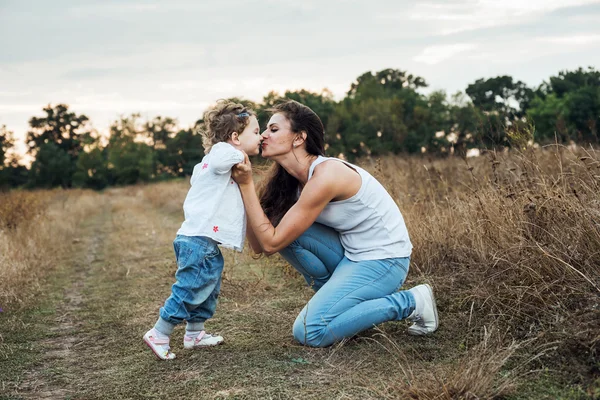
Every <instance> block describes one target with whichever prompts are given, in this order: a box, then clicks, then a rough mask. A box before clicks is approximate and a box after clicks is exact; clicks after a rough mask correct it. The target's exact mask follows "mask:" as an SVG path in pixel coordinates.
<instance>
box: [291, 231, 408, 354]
mask: <svg viewBox="0 0 600 400" xmlns="http://www.w3.org/2000/svg"><path fill="white" fill-rule="evenodd" d="M280 254H281V255H282V256H283V258H285V259H286V260H287V261H288V262H289V263H290V264H291V265H292V266H293V267H294V268H295V269H296V270H298V272H300V273H301V274H302V275H303V276H304V278H305V279H306V282H307V283H308V285H309V286H310V287H311V288H313V290H315V292H316V293H315V295H314V296H313V297H312V298H311V299H310V301H309V302H308V304H306V306H304V309H302V311H301V312H300V314H299V315H298V317H297V318H296V321H295V322H294V328H293V333H294V338H295V339H296V340H297V341H299V342H300V343H302V344H304V345H307V346H312V347H326V346H330V345H332V344H333V343H335V342H338V341H340V340H342V339H344V338H350V337H352V336H354V335H356V334H357V333H359V332H361V331H364V330H365V329H369V328H372V327H373V326H375V325H377V324H380V323H382V322H386V321H393V320H401V319H404V318H406V317H408V316H409V315H410V314H411V313H412V311H413V310H414V309H415V299H414V297H413V295H412V294H411V293H410V292H408V291H401V292H398V290H399V289H400V287H401V286H402V284H403V283H404V280H405V279H406V275H407V273H408V264H409V261H410V257H403V258H387V259H382V260H368V261H350V260H349V259H348V258H346V257H345V256H344V248H343V247H342V244H341V243H340V239H339V234H338V233H337V232H336V231H335V230H333V229H332V228H329V227H327V226H325V225H321V224H319V223H314V224H313V225H312V226H311V227H310V228H308V229H307V230H306V232H304V233H303V234H302V235H301V236H300V237H299V238H298V239H296V240H295V241H294V242H292V243H291V244H290V245H289V246H288V247H286V248H285V249H283V250H281V251H280Z"/></svg>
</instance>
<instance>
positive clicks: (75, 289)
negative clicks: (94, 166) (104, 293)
mask: <svg viewBox="0 0 600 400" xmlns="http://www.w3.org/2000/svg"><path fill="white" fill-rule="evenodd" d="M107 213H108V209H107V207H104V212H102V213H100V214H98V215H96V216H94V217H93V218H92V219H91V220H90V221H88V223H87V224H86V229H85V230H84V232H83V233H84V234H85V235H84V237H83V238H81V239H75V240H74V241H73V244H74V246H73V250H74V252H73V253H74V254H75V255H76V257H75V258H73V259H72V260H71V262H70V263H69V264H68V265H67V267H66V270H65V271H61V275H64V278H65V281H66V282H65V283H66V285H65V287H64V288H63V294H62V300H61V301H60V302H58V304H57V306H56V312H55V318H54V319H53V320H52V321H50V322H51V323H50V324H48V326H46V329H45V330H46V331H47V336H48V337H47V338H43V339H40V340H39V342H38V343H36V345H37V346H40V347H41V348H42V349H43V357H42V358H41V360H40V361H41V362H39V363H38V365H36V366H35V367H34V368H33V369H32V370H30V371H28V372H27V373H26V374H25V376H24V378H23V382H22V383H21V385H20V387H19V392H20V393H19V394H20V395H21V396H22V397H23V398H26V399H29V398H30V399H59V398H69V397H72V396H73V395H75V394H76V393H75V391H74V390H72V389H70V388H69V387H68V386H65V385H59V384H57V382H56V381H55V380H54V379H53V377H52V374H49V373H48V372H49V371H51V370H52V369H54V370H57V371H61V370H64V369H68V366H69V365H71V364H73V363H76V362H77V357H78V354H77V347H78V346H81V345H84V344H85V342H86V341H85V336H84V335H83V334H82V333H81V331H80V329H81V327H82V326H83V321H82V315H81V312H82V308H83V303H84V301H85V294H84V286H85V285H86V281H87V277H88V276H89V273H90V270H91V268H93V267H94V266H95V265H98V264H99V263H101V262H102V258H103V257H102V252H103V247H104V240H105V235H106V231H107V226H106V225H107V224H106V222H107V219H106V216H107ZM38 328H39V327H38ZM57 366H58V368H57Z"/></svg>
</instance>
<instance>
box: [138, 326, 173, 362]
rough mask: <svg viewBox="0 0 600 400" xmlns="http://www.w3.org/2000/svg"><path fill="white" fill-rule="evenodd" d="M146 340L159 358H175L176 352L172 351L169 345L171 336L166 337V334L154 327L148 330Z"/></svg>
mask: <svg viewBox="0 0 600 400" xmlns="http://www.w3.org/2000/svg"><path fill="white" fill-rule="evenodd" d="M144 342H145V343H146V344H147V345H148V347H150V349H152V351H153V352H154V354H156V357H158V358H159V359H161V360H173V359H174V358H175V354H173V353H171V347H169V337H168V336H167V337H166V339H165V336H164V335H161V334H160V333H158V332H156V331H155V329H154V328H152V329H150V330H149V331H148V332H146V334H145V335H144Z"/></svg>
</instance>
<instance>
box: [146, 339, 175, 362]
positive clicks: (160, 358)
mask: <svg viewBox="0 0 600 400" xmlns="http://www.w3.org/2000/svg"><path fill="white" fill-rule="evenodd" d="M144 343H146V344H147V345H148V347H150V350H152V353H154V355H155V356H156V358H158V359H159V360H160V361H171V360H174V359H175V357H173V358H171V359H169V358H162V357H161V356H159V355H158V353H157V352H156V350H154V347H152V344H151V343H150V342H148V340H146V338H145V337H144Z"/></svg>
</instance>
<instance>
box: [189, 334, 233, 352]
mask: <svg viewBox="0 0 600 400" xmlns="http://www.w3.org/2000/svg"><path fill="white" fill-rule="evenodd" d="M223 342H224V339H223V336H219V335H211V334H210V333H206V332H205V331H201V332H200V334H199V335H198V336H197V337H195V338H193V337H191V336H188V335H184V336H183V348H184V349H193V348H196V347H209V346H217V345H220V344H221V343H223Z"/></svg>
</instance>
